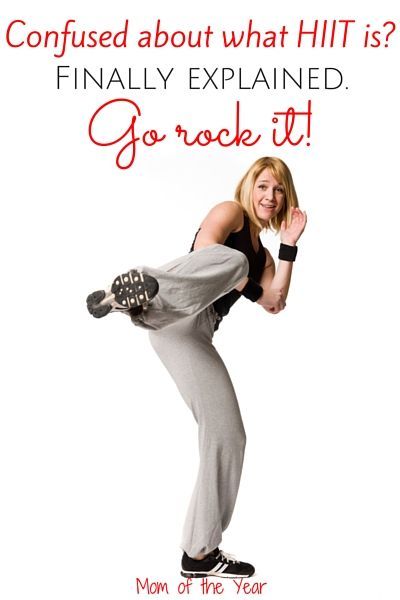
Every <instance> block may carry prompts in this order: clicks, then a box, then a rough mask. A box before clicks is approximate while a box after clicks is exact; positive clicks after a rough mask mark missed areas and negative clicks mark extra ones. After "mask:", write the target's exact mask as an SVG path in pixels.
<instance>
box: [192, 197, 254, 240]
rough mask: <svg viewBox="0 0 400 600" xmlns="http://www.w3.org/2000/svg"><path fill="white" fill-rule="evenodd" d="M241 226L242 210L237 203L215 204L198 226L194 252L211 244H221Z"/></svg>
mask: <svg viewBox="0 0 400 600" xmlns="http://www.w3.org/2000/svg"><path fill="white" fill-rule="evenodd" d="M242 226H243V210H242V208H241V206H240V205H239V204H238V203H237V202H232V201H227V202H221V203H220V204H217V205H216V206H214V208H212V209H211V210H210V212H209V213H208V215H207V216H206V218H205V219H204V220H203V222H202V223H201V225H200V231H199V232H198V234H197V237H196V242H195V245H194V250H200V248H205V247H206V246H211V245H212V244H223V243H224V242H225V240H226V238H227V237H228V235H229V234H230V233H232V231H238V230H239V229H241V227H242Z"/></svg>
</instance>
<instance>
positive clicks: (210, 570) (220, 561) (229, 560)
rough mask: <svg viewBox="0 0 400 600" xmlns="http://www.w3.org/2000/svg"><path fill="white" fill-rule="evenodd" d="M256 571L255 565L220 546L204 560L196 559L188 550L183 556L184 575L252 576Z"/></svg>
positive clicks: (182, 572) (182, 573)
mask: <svg viewBox="0 0 400 600" xmlns="http://www.w3.org/2000/svg"><path fill="white" fill-rule="evenodd" d="M254 571H255V569H254V567H253V565H250V564H249V563H245V562H241V561H240V560H236V559H235V558H234V557H233V556H231V555H230V554H226V553H225V552H223V551H222V550H220V549H219V548H215V550H213V551H212V552H211V553H210V554H207V556H206V557H205V558H203V559H202V560H194V559H193V558H190V556H188V555H187V554H186V552H184V553H183V556H182V571H181V575H183V577H211V576H213V577H231V578H234V577H251V576H252V575H254Z"/></svg>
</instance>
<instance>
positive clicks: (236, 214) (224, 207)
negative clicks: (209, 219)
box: [209, 200, 245, 231]
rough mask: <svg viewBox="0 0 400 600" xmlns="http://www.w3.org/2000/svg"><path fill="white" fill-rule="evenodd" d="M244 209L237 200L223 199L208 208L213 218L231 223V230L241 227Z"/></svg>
mask: <svg viewBox="0 0 400 600" xmlns="http://www.w3.org/2000/svg"><path fill="white" fill-rule="evenodd" d="M244 214H245V213H244V211H243V208H242V207H241V206H240V204H239V203H238V202H235V201H234V200H224V201H223V202H219V203H218V204H216V205H215V206H213V208H212V209H211V210H210V212H209V215H212V216H213V217H214V218H217V219H218V218H219V219H223V220H224V221H229V222H230V223H231V225H232V229H231V231H239V230H240V229H242V227H243V222H244Z"/></svg>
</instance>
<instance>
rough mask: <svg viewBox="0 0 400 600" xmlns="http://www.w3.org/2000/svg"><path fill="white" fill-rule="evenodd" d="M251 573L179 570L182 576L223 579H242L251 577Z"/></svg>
mask: <svg viewBox="0 0 400 600" xmlns="http://www.w3.org/2000/svg"><path fill="white" fill-rule="evenodd" d="M254 572H255V571H253V573H249V574H248V575H237V574H233V573H218V572H216V573H210V572H209V571H194V572H193V571H181V575H182V577H190V578H192V579H195V578H196V577H225V579H244V578H245V577H252V576H253V575H254Z"/></svg>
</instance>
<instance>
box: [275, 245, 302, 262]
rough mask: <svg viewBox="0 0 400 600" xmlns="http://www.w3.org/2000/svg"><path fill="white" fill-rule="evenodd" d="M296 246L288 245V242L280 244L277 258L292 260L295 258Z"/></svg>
mask: <svg viewBox="0 0 400 600" xmlns="http://www.w3.org/2000/svg"><path fill="white" fill-rule="evenodd" d="M296 254H297V246H289V245H288V244H282V243H281V246H280V248H279V255H278V258H279V260H288V261H289V262H294V261H295V260H296Z"/></svg>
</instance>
